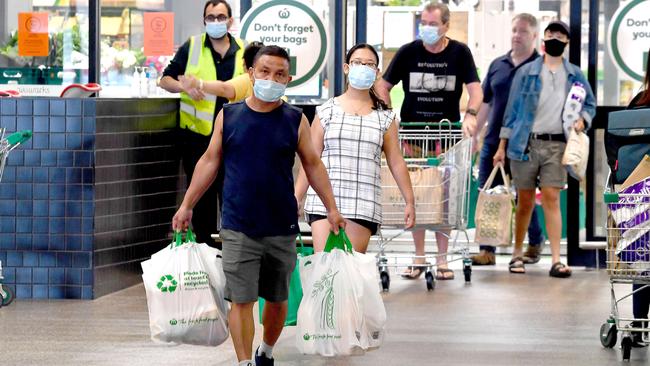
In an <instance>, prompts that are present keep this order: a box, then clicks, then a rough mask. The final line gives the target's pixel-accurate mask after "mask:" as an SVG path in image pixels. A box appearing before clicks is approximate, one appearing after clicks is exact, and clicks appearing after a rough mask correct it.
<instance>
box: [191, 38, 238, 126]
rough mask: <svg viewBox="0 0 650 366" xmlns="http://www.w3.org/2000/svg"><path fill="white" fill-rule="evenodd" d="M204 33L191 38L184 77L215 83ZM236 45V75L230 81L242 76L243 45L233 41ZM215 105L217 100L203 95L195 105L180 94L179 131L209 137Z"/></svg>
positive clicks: (210, 56) (212, 60)
mask: <svg viewBox="0 0 650 366" xmlns="http://www.w3.org/2000/svg"><path fill="white" fill-rule="evenodd" d="M205 37H207V35H206V34H205V33H203V34H200V35H196V36H192V37H190V51H189V54H188V57H187V67H186V68H185V73H186V74H190V75H194V76H195V77H197V78H199V79H203V80H217V68H216V67H215V65H214V59H213V58H212V52H211V51H210V49H209V48H208V47H203V45H204V44H205ZM234 39H235V42H237V44H238V45H239V50H238V51H237V53H236V54H235V72H234V73H233V77H235V76H238V75H241V74H243V73H244V65H243V59H244V46H245V45H244V42H243V41H242V40H241V39H238V38H234ZM216 103H217V96H216V95H212V94H207V93H206V94H205V98H204V99H203V100H199V101H196V100H194V99H192V97H190V95H189V94H187V93H185V92H182V93H181V103H180V127H181V128H186V129H188V130H190V131H193V132H196V133H198V134H201V135H205V136H210V134H211V133H212V126H213V125H214V118H215V115H214V108H215V105H216Z"/></svg>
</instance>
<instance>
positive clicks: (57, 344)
mask: <svg viewBox="0 0 650 366" xmlns="http://www.w3.org/2000/svg"><path fill="white" fill-rule="evenodd" d="M507 262H508V257H506V256H499V257H498V264H497V266H496V267H491V268H488V269H484V268H475V270H474V276H473V282H472V283H471V284H465V283H464V282H463V281H462V280H461V277H462V276H461V273H460V271H457V273H456V275H457V277H458V278H457V279H456V280H454V281H446V282H444V283H441V282H439V283H438V285H437V287H436V289H435V291H433V292H426V290H425V285H424V281H423V280H422V279H420V280H418V281H406V280H401V279H399V278H398V276H393V277H392V278H393V281H392V283H391V291H390V293H387V294H385V295H384V301H385V304H386V308H387V311H388V315H389V320H388V326H387V327H388V333H387V338H386V340H385V343H384V345H383V347H382V348H380V349H378V350H376V351H372V352H370V353H367V354H366V355H364V356H358V357H351V358H338V359H323V358H320V357H313V356H302V355H300V354H298V353H297V351H296V349H295V347H294V336H295V328H287V329H286V331H285V333H284V334H283V336H282V338H281V340H280V342H279V344H278V345H277V348H276V351H275V352H274V354H275V357H276V364H278V365H382V366H384V365H420V364H431V365H499V366H503V365H590V366H592V365H618V364H622V362H621V361H620V349H619V348H618V346H617V347H616V348H614V349H604V348H603V347H602V346H601V345H600V342H599V338H598V331H599V327H600V325H601V323H602V322H603V321H604V320H605V319H606V318H607V315H608V314H609V283H608V277H607V273H606V272H605V271H600V272H595V271H584V270H580V269H577V270H576V272H575V274H574V276H573V277H572V278H571V279H568V280H560V279H552V278H549V277H548V274H547V271H548V267H549V263H550V261H549V259H548V258H544V260H543V262H542V264H538V265H531V266H528V274H526V275H512V274H509V273H507V267H506V264H507ZM456 267H457V266H456ZM624 289H625V287H621V290H624ZM622 308H623V309H629V308H631V305H630V304H629V303H624V304H622ZM259 330H260V328H258V334H257V340H256V342H255V343H256V344H257V343H258V342H259ZM619 339H620V337H619ZM648 352H649V351H647V349H641V350H633V351H632V362H630V365H648V364H649V363H650V356H649V355H648ZM0 360H1V361H2V362H0V363H1V364H3V365H174V366H180V365H232V364H234V361H235V360H234V352H233V349H232V345H231V344H230V342H229V341H228V342H226V343H225V344H223V345H221V346H219V347H217V348H214V349H210V348H205V347H196V346H172V347H170V346H164V345H163V346H161V345H157V344H154V343H153V342H151V341H150V340H149V329H148V318H147V306H146V300H145V295H144V289H143V287H142V286H135V287H132V288H130V289H127V290H124V291H122V292H119V293H115V294H112V295H109V296H105V297H102V298H100V299H98V300H95V301H20V300H18V301H16V302H14V303H13V304H12V305H10V306H9V307H6V308H2V309H0Z"/></svg>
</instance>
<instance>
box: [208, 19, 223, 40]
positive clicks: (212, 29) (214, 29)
mask: <svg viewBox="0 0 650 366" xmlns="http://www.w3.org/2000/svg"><path fill="white" fill-rule="evenodd" d="M205 32H206V33H207V34H208V36H209V37H210V38H213V39H220V38H223V37H224V36H225V35H226V33H228V22H211V23H205Z"/></svg>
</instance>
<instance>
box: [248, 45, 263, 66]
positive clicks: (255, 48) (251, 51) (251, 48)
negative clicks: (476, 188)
mask: <svg viewBox="0 0 650 366" xmlns="http://www.w3.org/2000/svg"><path fill="white" fill-rule="evenodd" d="M262 47H264V43H262V42H258V41H253V42H251V43H249V44H248V46H246V48H245V49H244V64H245V65H246V68H247V69H248V68H250V67H253V62H254V61H255V55H257V52H259V50H261V49H262Z"/></svg>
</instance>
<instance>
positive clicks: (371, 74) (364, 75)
mask: <svg viewBox="0 0 650 366" xmlns="http://www.w3.org/2000/svg"><path fill="white" fill-rule="evenodd" d="M376 76H377V72H376V71H375V70H374V69H372V68H370V67H369V66H366V65H356V66H350V72H348V81H349V82H350V86H351V87H353V88H355V89H359V90H366V89H370V87H371V86H372V84H374V82H375V77H376Z"/></svg>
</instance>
